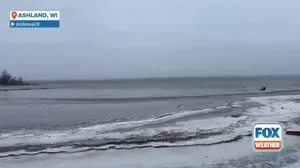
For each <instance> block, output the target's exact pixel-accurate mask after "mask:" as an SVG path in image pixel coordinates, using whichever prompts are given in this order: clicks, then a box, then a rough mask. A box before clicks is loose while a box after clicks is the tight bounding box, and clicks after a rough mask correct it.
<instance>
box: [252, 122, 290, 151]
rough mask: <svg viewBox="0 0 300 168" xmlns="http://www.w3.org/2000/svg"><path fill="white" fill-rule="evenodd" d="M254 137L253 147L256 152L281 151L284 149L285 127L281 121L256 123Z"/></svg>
mask: <svg viewBox="0 0 300 168" xmlns="http://www.w3.org/2000/svg"><path fill="white" fill-rule="evenodd" d="M252 137H253V139H252V148H253V150H254V151H256V152H280V151H281V150H282V149H283V146H284V142H283V141H284V138H283V127H282V125H281V124H280V123H256V124H255V125H254V126H253V130H252Z"/></svg>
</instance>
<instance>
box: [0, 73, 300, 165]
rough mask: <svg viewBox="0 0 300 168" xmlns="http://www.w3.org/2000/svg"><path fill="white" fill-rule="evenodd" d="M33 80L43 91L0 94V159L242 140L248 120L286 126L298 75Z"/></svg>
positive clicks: (294, 112)
mask: <svg viewBox="0 0 300 168" xmlns="http://www.w3.org/2000/svg"><path fill="white" fill-rule="evenodd" d="M37 83H38V84H39V85H38V86H34V88H47V89H42V90H39V89H33V90H13V89H16V88H14V87H9V88H6V89H11V91H2V92H0V158H1V159H0V162H1V161H3V163H4V162H6V161H7V159H8V160H9V159H11V158H16V157H17V158H20V157H21V158H22V157H40V155H45V154H46V155H61V154H65V155H69V154H74V153H75V154H77V153H85V152H91V151H99V150H100V151H102V152H107V153H110V152H111V150H119V151H120V152H121V151H122V152H124V150H125V149H126V150H132V151H136V150H137V149H140V148H143V150H148V149H149V150H154V151H156V152H157V151H159V150H161V149H167V148H170V147H172V148H174V149H177V148H182V147H184V148H185V150H186V149H187V148H189V149H190V150H189V151H193V149H194V150H195V149H197V147H199V146H212V147H213V146H216V145H220V144H225V143H229V142H231V143H237V142H238V141H242V139H245V138H246V137H248V136H249V135H251V126H252V124H253V123H254V122H256V121H265V120H268V121H281V122H283V123H284V124H286V125H285V126H286V127H289V126H290V125H293V122H292V121H294V120H295V119H297V117H298V112H300V107H299V105H298V100H299V98H298V95H300V77H299V76H264V77H205V78H204V77H203V78H153V79H130V80H104V81H37ZM263 86H265V87H267V91H265V92H262V91H259V89H260V88H261V87H263ZM275 100H276V101H275ZM287 102H288V103H287ZM280 103H281V104H280ZM284 103H287V104H284ZM281 106H286V108H284V110H285V111H284V110H282V109H281ZM268 107H272V108H271V109H270V108H269V109H268ZM274 109H275V110H274ZM272 110H273V111H275V112H276V113H274V114H276V115H273V113H271V112H273V111H272ZM276 110H278V111H276ZM280 110H281V111H280ZM298 110H299V111H298ZM291 123H292V124H291ZM249 145H250V144H249ZM223 148H226V146H225V147H223ZM146 153H147V152H146ZM148 155H149V154H148ZM160 162H161V161H160ZM169 162H170V161H168V163H169ZM295 162H296V161H295ZM174 163H176V161H175V160H174ZM291 163H292V162H291ZM293 163H294V162H293ZM162 165H164V164H162ZM236 165H238V164H236ZM15 166H16V165H15ZM52 166H53V165H52ZM106 166H107V167H109V166H108V165H106ZM148 166H149V165H148ZM164 166H165V167H176V166H174V165H170V164H165V165H164ZM181 166H182V165H181ZM183 166H190V165H188V164H187V165H183ZM196 166H199V167H205V166H203V165H202V166H201V165H196ZM210 166H212V165H210ZM66 167H67V166H66ZM142 167H144V166H143V165H142ZM150 167H151V166H150ZM153 167H157V166H156V165H153Z"/></svg>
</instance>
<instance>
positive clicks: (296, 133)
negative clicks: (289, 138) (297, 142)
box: [285, 131, 300, 136]
mask: <svg viewBox="0 0 300 168" xmlns="http://www.w3.org/2000/svg"><path fill="white" fill-rule="evenodd" d="M285 133H286V134H287V135H297V136H300V131H286V132H285Z"/></svg>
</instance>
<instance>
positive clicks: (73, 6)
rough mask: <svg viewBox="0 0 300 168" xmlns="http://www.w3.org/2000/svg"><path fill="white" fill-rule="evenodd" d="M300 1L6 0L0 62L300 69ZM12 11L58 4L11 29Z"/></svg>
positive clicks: (132, 70) (171, 69)
mask: <svg viewBox="0 0 300 168" xmlns="http://www.w3.org/2000/svg"><path fill="white" fill-rule="evenodd" d="M299 6H300V1H299V0H288V1H282V0H263V1H261V0H246V1H245V0H226V1H220V0H87V1H82V0H72V1H62V0H51V1H40V0H26V2H25V1H20V0H3V2H1V5H0V21H1V22H0V47H1V48H0V69H7V70H9V71H10V72H11V73H13V74H15V75H21V76H24V77H25V78H27V79H62V78H68V79H74V78H77V79H79V78H92V79H101V78H119V77H122V78H127V77H130V78H131V77H171V76H212V75H213V76H215V75H217V76H218V75H261V74H300V47H299V46H300V19H299V16H300V11H299ZM10 10H59V11H60V15H61V27H60V28H59V29H11V28H9V11H10Z"/></svg>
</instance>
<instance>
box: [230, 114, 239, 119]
mask: <svg viewBox="0 0 300 168" xmlns="http://www.w3.org/2000/svg"><path fill="white" fill-rule="evenodd" d="M240 116H241V115H239V114H231V115H230V117H234V118H237V117H240Z"/></svg>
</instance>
